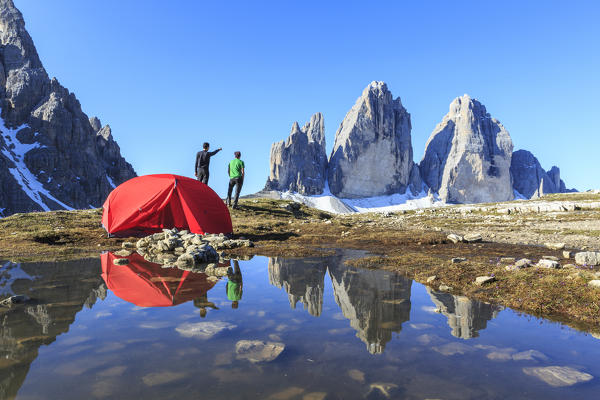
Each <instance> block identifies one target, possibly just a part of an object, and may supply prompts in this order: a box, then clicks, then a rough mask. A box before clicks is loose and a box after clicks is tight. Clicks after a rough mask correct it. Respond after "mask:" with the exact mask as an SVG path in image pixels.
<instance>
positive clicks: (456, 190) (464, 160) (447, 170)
mask: <svg viewBox="0 0 600 400" xmlns="http://www.w3.org/2000/svg"><path fill="white" fill-rule="evenodd" d="M512 149H513V144H512V140H511V138H510V135H509V133H508V131H507V130H506V129H505V128H504V126H502V124H501V123H500V122H499V121H497V120H496V119H494V118H491V116H490V115H489V114H488V112H487V110H486V108H485V106H484V105H483V104H481V103H480V102H479V101H477V100H475V99H472V98H471V97H470V96H469V95H463V96H461V97H457V98H456V99H454V100H453V101H452V103H450V107H449V111H448V114H446V116H444V118H443V119H442V122H440V123H439V124H438V125H437V126H436V128H435V129H434V131H433V132H432V134H431V136H430V137H429V140H428V141H427V144H426V148H425V154H424V156H423V159H422V160H421V163H420V165H419V168H420V171H421V176H422V178H423V180H424V181H425V183H426V184H427V185H428V186H429V187H430V188H431V189H433V190H434V191H436V192H438V193H439V195H440V197H441V198H442V200H444V201H447V202H452V203H479V202H495V201H507V200H512V199H513V197H514V194H513V190H512V182H511V174H510V162H511V157H512Z"/></svg>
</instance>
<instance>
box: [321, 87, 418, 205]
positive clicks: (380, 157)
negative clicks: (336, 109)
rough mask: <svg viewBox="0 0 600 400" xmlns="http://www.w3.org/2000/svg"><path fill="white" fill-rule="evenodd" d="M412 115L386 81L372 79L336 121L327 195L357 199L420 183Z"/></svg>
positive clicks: (400, 190)
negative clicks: (413, 149) (412, 131)
mask: <svg viewBox="0 0 600 400" xmlns="http://www.w3.org/2000/svg"><path fill="white" fill-rule="evenodd" d="M411 129H412V127H411V122H410V114H409V113H408V112H407V111H406V109H405V108H404V107H403V106H402V102H401V101H400V98H399V97H398V98H396V99H394V98H393V97H392V93H391V92H390V91H389V90H388V88H387V85H386V84H385V83H384V82H377V81H374V82H371V84H370V85H369V86H367V87H366V88H365V89H364V91H363V92H362V95H361V96H360V97H359V98H358V99H357V100H356V103H355V104H354V106H353V107H352V109H351V110H350V111H348V113H347V114H346V117H345V118H344V120H343V121H342V123H341V124H340V127H339V128H338V130H337V132H336V134H335V142H334V144H333V151H332V152H331V156H330V158H329V169H328V181H329V188H330V190H331V193H333V194H334V195H336V196H338V197H342V198H359V197H371V196H381V195H387V194H393V193H404V192H405V191H406V189H407V188H408V187H409V185H410V186H411V190H412V191H413V193H417V192H420V191H421V190H422V189H423V188H422V182H421V179H420V174H417V172H418V170H417V169H415V167H414V162H413V151H412V143H411V133H410V132H411Z"/></svg>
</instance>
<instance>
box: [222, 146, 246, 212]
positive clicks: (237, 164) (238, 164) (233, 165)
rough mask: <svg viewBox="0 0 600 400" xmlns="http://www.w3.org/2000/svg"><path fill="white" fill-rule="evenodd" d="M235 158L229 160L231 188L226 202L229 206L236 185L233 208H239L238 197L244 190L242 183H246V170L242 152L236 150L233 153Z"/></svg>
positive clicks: (228, 169)
mask: <svg viewBox="0 0 600 400" xmlns="http://www.w3.org/2000/svg"><path fill="white" fill-rule="evenodd" d="M233 155H234V156H235V158H234V159H233V160H231V161H230V162H229V165H228V166H227V173H228V174H229V188H228V189H227V200H226V203H227V205H228V206H230V205H231V192H232V191H233V187H234V186H235V187H236V188H235V199H234V200H233V208H234V209H235V208H238V198H239V197H240V191H241V190H242V185H243V184H244V170H245V168H246V167H245V165H244V162H243V161H242V160H240V157H241V156H242V153H240V152H239V151H236V152H235V153H233Z"/></svg>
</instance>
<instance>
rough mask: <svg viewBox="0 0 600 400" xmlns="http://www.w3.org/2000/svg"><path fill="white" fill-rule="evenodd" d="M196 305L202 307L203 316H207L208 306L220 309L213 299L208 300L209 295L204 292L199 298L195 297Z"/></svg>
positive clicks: (201, 313) (201, 314)
mask: <svg viewBox="0 0 600 400" xmlns="http://www.w3.org/2000/svg"><path fill="white" fill-rule="evenodd" d="M194 307H197V308H199V309H200V316H201V317H202V318H204V317H206V308H207V307H208V308H212V309H215V310H218V309H219V307H217V306H215V303H213V302H212V301H208V296H207V295H206V293H204V294H203V295H202V296H200V297H198V298H197V299H194Z"/></svg>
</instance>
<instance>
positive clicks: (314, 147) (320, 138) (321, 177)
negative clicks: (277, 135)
mask: <svg viewBox="0 0 600 400" xmlns="http://www.w3.org/2000/svg"><path fill="white" fill-rule="evenodd" d="M270 165H271V171H270V174H269V178H268V179H267V183H266V185H265V190H279V191H284V192H285V191H292V192H298V193H301V194H321V193H323V189H324V187H325V179H326V171H327V153H326V152H325V124H324V122H323V116H322V115H321V113H316V114H314V115H313V116H312V117H311V118H310V121H309V122H307V123H306V124H305V125H304V127H303V128H302V129H300V125H299V124H298V122H294V124H293V125H292V130H291V132H290V135H289V136H288V138H287V139H286V140H285V141H284V140H282V141H279V142H276V143H273V145H272V146H271V159H270Z"/></svg>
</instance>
